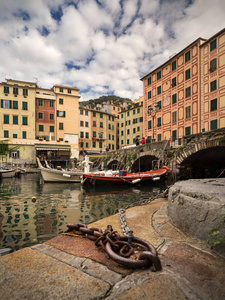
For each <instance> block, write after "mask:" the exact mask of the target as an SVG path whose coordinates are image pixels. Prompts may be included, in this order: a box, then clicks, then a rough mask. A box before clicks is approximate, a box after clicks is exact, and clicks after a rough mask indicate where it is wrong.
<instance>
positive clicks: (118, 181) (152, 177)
mask: <svg viewBox="0 0 225 300" xmlns="http://www.w3.org/2000/svg"><path fill="white" fill-rule="evenodd" d="M168 174H169V171H168V169H167V168H162V169H159V170H152V171H149V172H140V173H128V174H127V175H125V176H119V175H109V174H92V173H87V174H83V180H82V183H83V184H91V185H137V184H148V183H150V182H155V181H159V180H163V179H165V178H166V177H167V175H168Z"/></svg>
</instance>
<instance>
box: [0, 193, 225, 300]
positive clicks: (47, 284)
mask: <svg viewBox="0 0 225 300" xmlns="http://www.w3.org/2000/svg"><path fill="white" fill-rule="evenodd" d="M126 219H127V224H128V226H129V228H130V229H132V230H133V232H134V235H135V236H138V237H140V238H142V239H145V240H147V241H149V242H150V243H151V244H152V245H154V247H155V248H157V250H158V253H159V257H160V260H161V263H162V271H159V272H151V270H150V269H149V268H147V269H141V270H140V269H139V270H132V269H129V268H127V267H124V266H120V265H118V264H117V263H116V262H114V261H112V260H111V259H109V258H108V257H107V255H106V253H105V252H103V251H102V250H101V249H99V248H97V247H96V246H95V245H94V242H92V241H90V240H88V239H86V238H81V237H71V236H63V235H60V236H58V237H56V238H53V239H52V240H50V241H48V242H46V243H44V244H39V245H36V246H34V247H32V248H25V249H22V250H19V251H17V252H14V253H11V254H8V255H5V256H3V257H1V258H0V266H1V267H0V299H1V300H8V299H12V300H14V299H20V300H21V299H82V300H83V299H107V300H111V299H131V300H132V299H133V300H136V299H142V300H143V299H146V300H147V299H151V300H154V299H157V300H161V299H173V300H176V299H179V300H180V299H190V300H195V299H202V300H203V299H204V300H206V299H208V300H212V299H218V300H222V299H225V283H224V282H225V258H224V257H222V256H221V255H220V256H219V255H218V254H217V253H215V252H214V251H213V250H211V249H210V248H209V247H207V246H206V245H205V244H202V243H199V241H197V240H196V239H194V238H192V237H189V236H186V235H184V234H183V233H181V232H180V231H179V230H178V229H176V228H175V227H174V226H173V225H172V224H171V223H170V221H169V219H168V217H167V200H166V199H157V200H154V201H153V202H152V203H151V204H145V205H142V206H137V207H133V208H130V209H128V210H127V211H126ZM108 224H111V225H112V226H113V229H114V230H117V231H118V232H119V233H120V234H122V231H121V225H120V221H119V217H118V214H115V215H114V216H111V217H108V218H105V219H103V220H100V221H98V222H96V223H94V224H92V225H93V226H97V227H100V228H102V229H105V228H106V227H107V225H108ZM88 227H90V226H88Z"/></svg>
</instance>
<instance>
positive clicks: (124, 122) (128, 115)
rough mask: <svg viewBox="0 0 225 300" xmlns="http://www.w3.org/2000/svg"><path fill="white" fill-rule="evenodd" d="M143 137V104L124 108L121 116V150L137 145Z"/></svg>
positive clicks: (138, 103)
mask: <svg viewBox="0 0 225 300" xmlns="http://www.w3.org/2000/svg"><path fill="white" fill-rule="evenodd" d="M142 137H143V102H142V101H141V102H137V103H133V104H131V105H129V106H127V107H126V108H123V109H122V110H121V112H120V114H119V148H120V149H121V148H123V147H129V146H131V145H135V141H136V139H137V138H138V139H139V140H140V139H142Z"/></svg>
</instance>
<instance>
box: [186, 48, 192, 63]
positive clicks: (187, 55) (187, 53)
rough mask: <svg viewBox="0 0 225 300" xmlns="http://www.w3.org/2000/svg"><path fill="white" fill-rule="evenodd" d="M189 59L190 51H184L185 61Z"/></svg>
mask: <svg viewBox="0 0 225 300" xmlns="http://www.w3.org/2000/svg"><path fill="white" fill-rule="evenodd" d="M190 59H191V51H190V50H189V51H188V52H186V53H185V62H188V61H189V60H190Z"/></svg>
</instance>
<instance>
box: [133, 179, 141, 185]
mask: <svg viewBox="0 0 225 300" xmlns="http://www.w3.org/2000/svg"><path fill="white" fill-rule="evenodd" d="M140 181H141V178H137V179H135V180H133V181H131V183H132V184H135V183H138V182H140Z"/></svg>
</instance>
